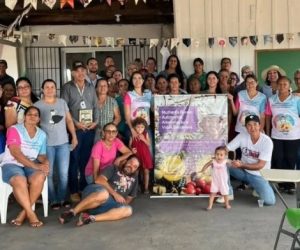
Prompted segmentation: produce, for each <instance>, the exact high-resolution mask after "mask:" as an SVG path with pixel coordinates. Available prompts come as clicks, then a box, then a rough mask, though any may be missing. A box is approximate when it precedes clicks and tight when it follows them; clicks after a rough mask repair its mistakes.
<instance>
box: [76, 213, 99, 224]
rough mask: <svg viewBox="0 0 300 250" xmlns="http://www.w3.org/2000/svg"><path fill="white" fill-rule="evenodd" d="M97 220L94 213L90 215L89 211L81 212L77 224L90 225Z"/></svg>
mask: <svg viewBox="0 0 300 250" xmlns="http://www.w3.org/2000/svg"><path fill="white" fill-rule="evenodd" d="M95 221H96V218H95V216H94V215H89V214H88V213H81V214H80V216H79V220H78V222H77V226H83V225H88V224H91V223H94V222H95Z"/></svg>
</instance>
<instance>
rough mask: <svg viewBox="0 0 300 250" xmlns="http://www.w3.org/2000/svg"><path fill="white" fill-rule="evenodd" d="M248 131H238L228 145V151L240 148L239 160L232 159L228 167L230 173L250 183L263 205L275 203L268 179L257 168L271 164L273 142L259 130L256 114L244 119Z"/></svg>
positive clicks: (267, 167)
mask: <svg viewBox="0 0 300 250" xmlns="http://www.w3.org/2000/svg"><path fill="white" fill-rule="evenodd" d="M245 126H246V129H247V132H248V133H240V134H239V135H237V136H236V137H235V138H234V139H233V140H232V141H231V142H230V143H229V144H228V145H227V149H228V150H229V151H235V150H236V149H237V148H240V149H241V151H242V158H241V160H233V161H232V164H231V167H230V169H229V172H230V175H231V176H233V177H234V178H235V179H237V180H239V181H242V182H245V183H246V184H248V185H250V186H251V187H252V188H253V189H254V190H255V191H256V193H257V194H258V195H259V197H260V199H262V200H264V204H265V205H274V204H275V195H274V192H273V189H272V188H271V186H270V184H269V182H268V181H266V180H265V179H264V178H263V177H262V176H261V174H260V172H259V170H260V169H263V168H266V169H269V168H270V166H271V157H272V151H273V142H272V140H271V139H270V138H269V137H268V136H267V135H265V134H263V133H261V132H260V120H259V117H258V116H257V115H248V116H247V117H246V119H245Z"/></svg>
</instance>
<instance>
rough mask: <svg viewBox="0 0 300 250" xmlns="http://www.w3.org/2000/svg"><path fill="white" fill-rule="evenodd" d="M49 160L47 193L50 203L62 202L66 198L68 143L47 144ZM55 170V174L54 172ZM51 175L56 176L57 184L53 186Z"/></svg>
mask: <svg viewBox="0 0 300 250" xmlns="http://www.w3.org/2000/svg"><path fill="white" fill-rule="evenodd" d="M47 157H48V160H49V176H48V193H49V200H50V202H51V203H59V202H63V201H65V199H66V194H67V188H68V172H69V160H70V149H69V144H68V143H65V144H61V145H57V146H47ZM54 172H55V174H54ZM53 176H55V177H57V180H58V186H57V189H56V188H55V187H54V181H53V179H54V178H53Z"/></svg>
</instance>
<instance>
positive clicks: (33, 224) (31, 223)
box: [29, 220, 44, 228]
mask: <svg viewBox="0 0 300 250" xmlns="http://www.w3.org/2000/svg"><path fill="white" fill-rule="evenodd" d="M29 224H30V226H31V227H33V228H38V227H42V226H43V225H44V223H43V222H42V221H39V220H38V221H34V222H30V223H29Z"/></svg>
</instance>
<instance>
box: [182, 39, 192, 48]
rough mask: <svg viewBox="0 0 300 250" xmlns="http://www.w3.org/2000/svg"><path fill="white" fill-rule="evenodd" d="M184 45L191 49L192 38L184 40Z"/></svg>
mask: <svg viewBox="0 0 300 250" xmlns="http://www.w3.org/2000/svg"><path fill="white" fill-rule="evenodd" d="M182 43H183V44H184V45H185V46H186V47H190V46H191V43H192V41H191V38H183V39H182Z"/></svg>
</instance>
